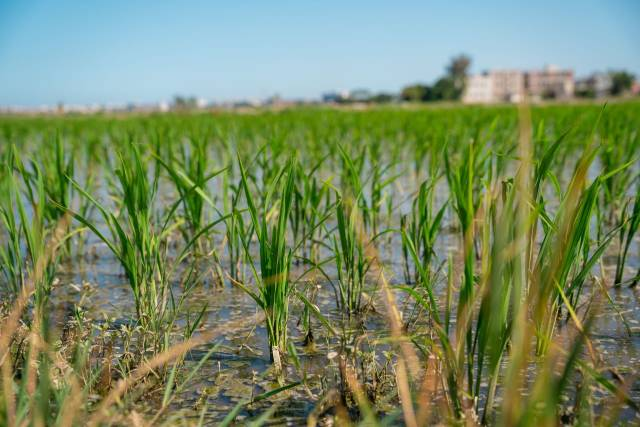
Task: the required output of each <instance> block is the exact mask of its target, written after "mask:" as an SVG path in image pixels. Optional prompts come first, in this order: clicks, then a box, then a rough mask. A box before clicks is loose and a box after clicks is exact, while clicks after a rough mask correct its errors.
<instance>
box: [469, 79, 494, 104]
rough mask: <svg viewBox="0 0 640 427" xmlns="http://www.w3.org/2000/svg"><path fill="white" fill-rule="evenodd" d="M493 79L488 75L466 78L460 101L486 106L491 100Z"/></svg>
mask: <svg viewBox="0 0 640 427" xmlns="http://www.w3.org/2000/svg"><path fill="white" fill-rule="evenodd" d="M493 99H494V98H493V78H492V77H491V75H489V73H482V74H474V75H471V76H469V77H468V78H467V84H466V88H465V92H464V94H463V96H462V100H463V101H464V102H465V103H467V104H488V103H491V102H494V100H493Z"/></svg>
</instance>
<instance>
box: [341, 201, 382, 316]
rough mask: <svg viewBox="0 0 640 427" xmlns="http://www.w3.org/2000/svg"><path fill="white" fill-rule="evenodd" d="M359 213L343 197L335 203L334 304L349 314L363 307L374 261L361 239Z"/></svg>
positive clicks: (355, 312)
mask: <svg viewBox="0 0 640 427" xmlns="http://www.w3.org/2000/svg"><path fill="white" fill-rule="evenodd" d="M359 213H360V211H359V209H358V206H357V204H355V203H354V204H353V205H350V204H349V202H347V201H345V200H344V199H342V200H340V201H339V203H338V205H337V206H336V217H337V220H338V228H337V235H338V236H337V237H336V236H335V235H334V237H333V250H334V257H335V263H336V271H337V272H338V280H337V281H338V286H337V291H336V293H337V297H336V303H337V306H338V309H339V310H340V311H341V312H342V313H343V314H345V315H347V316H348V317H351V316H353V315H356V314H358V313H360V312H362V310H363V308H364V303H365V301H363V294H364V292H365V285H366V280H367V273H368V272H369V269H370V268H371V265H372V262H373V259H372V257H371V256H370V254H368V253H367V244H368V242H366V241H363V240H364V233H363V230H362V228H361V227H362V220H361V219H360V217H359V216H358V215H359ZM334 288H335V286H334Z"/></svg>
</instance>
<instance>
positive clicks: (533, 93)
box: [525, 66, 575, 100]
mask: <svg viewBox="0 0 640 427" xmlns="http://www.w3.org/2000/svg"><path fill="white" fill-rule="evenodd" d="M525 89H526V91H527V94H528V95H529V96H530V97H531V98H532V99H533V100H540V99H562V100H566V99H571V98H573V93H574V90H575V84H574V79H573V70H561V69H559V68H557V67H554V66H548V67H545V68H544V69H543V70H535V71H527V72H526V73H525Z"/></svg>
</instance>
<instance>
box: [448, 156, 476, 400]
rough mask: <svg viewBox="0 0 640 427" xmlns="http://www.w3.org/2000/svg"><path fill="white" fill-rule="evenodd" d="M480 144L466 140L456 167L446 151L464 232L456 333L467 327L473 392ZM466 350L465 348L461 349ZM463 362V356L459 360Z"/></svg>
mask: <svg viewBox="0 0 640 427" xmlns="http://www.w3.org/2000/svg"><path fill="white" fill-rule="evenodd" d="M478 148H479V147H476V145H475V144H474V143H470V144H467V145H466V147H465V148H464V149H463V150H464V151H463V153H462V159H461V160H460V164H459V166H458V167H457V168H454V167H453V166H451V164H450V162H449V156H448V155H447V153H446V152H445V156H444V159H445V173H446V177H447V182H448V184H449V189H450V192H451V199H452V205H453V208H454V210H455V212H456V214H457V216H458V221H459V223H460V233H461V234H462V253H463V264H464V271H463V278H462V284H461V285H460V295H459V299H458V306H457V313H456V319H457V323H456V328H457V335H458V337H459V339H460V340H462V334H461V332H462V331H466V336H465V339H464V342H465V346H466V358H467V359H466V366H467V378H468V381H467V387H468V392H469V394H472V393H473V389H474V383H473V341H474V340H473V332H472V329H471V328H470V324H471V316H472V313H473V301H474V299H475V262H476V249H475V239H476V231H475V230H476V225H475V221H476V218H475V216H476V211H477V209H478V206H479V203H480V201H479V198H478V195H477V190H476V189H475V188H474V185H477V184H478V180H480V179H481V177H482V175H481V174H482V172H483V167H484V166H483V163H484V160H485V159H486V157H483V156H481V154H482V153H478ZM460 354H463V352H460ZM458 363H459V364H463V361H462V360H458Z"/></svg>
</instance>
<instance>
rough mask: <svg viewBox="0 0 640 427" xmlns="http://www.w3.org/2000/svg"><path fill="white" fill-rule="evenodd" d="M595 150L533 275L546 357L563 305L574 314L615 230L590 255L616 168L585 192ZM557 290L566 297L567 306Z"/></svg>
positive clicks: (584, 161) (581, 166)
mask: <svg viewBox="0 0 640 427" xmlns="http://www.w3.org/2000/svg"><path fill="white" fill-rule="evenodd" d="M596 152H597V150H596V149H591V150H588V151H587V152H585V154H584V155H583V157H582V158H581V159H580V161H579V163H578V166H577V167H576V171H575V173H574V176H573V178H572V180H571V183H570V185H569V188H568V190H567V192H566V194H565V195H564V197H563V199H562V201H561V205H560V207H559V209H558V211H557V213H556V215H555V218H554V219H553V220H552V222H551V225H550V226H548V227H547V228H546V230H545V236H544V239H543V241H542V244H541V246H540V249H539V251H538V254H537V259H536V261H535V264H534V267H533V270H531V271H532V275H533V276H532V277H531V278H530V281H531V285H530V287H531V294H532V297H533V298H536V304H535V307H536V310H537V311H536V313H535V318H536V319H537V325H538V328H537V337H538V341H537V354H539V355H542V354H544V353H546V350H547V348H548V345H549V342H550V341H551V339H552V337H553V333H554V330H555V327H556V322H557V318H558V315H559V312H560V308H561V306H563V305H564V306H565V307H566V309H567V310H571V309H572V307H575V306H576V305H577V303H578V299H579V297H580V295H581V292H582V289H583V286H584V283H585V280H586V279H587V276H588V274H589V272H590V271H591V270H592V268H593V267H594V266H595V264H596V262H597V260H598V259H599V258H600V257H601V256H602V254H603V253H604V251H605V249H606V248H607V246H608V245H609V243H610V242H611V240H612V239H613V237H614V236H615V233H616V232H617V230H613V231H612V232H610V233H608V234H607V235H606V236H605V237H604V238H603V239H601V240H600V241H599V242H598V245H597V246H596V247H595V249H594V250H593V251H592V250H591V241H590V237H589V236H590V225H591V219H592V217H593V215H594V213H595V211H596V203H597V197H598V192H599V191H600V188H601V185H602V183H603V182H606V181H607V179H609V178H610V177H611V176H613V175H615V174H616V173H617V172H618V171H620V170H623V169H624V168H626V167H628V164H627V165H622V166H620V167H619V168H618V169H616V170H614V171H611V172H609V173H607V174H603V175H600V176H598V177H597V178H596V179H595V180H594V181H593V182H592V183H591V184H590V185H589V186H588V187H587V188H586V189H585V190H583V186H584V185H585V181H586V176H587V171H588V168H589V165H590V164H591V162H592V160H593V158H594V156H595V154H596ZM558 289H561V290H562V292H563V293H564V294H565V295H566V301H568V302H569V304H570V305H569V306H567V305H566V303H565V301H564V299H563V298H561V295H560V294H559V293H558Z"/></svg>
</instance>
